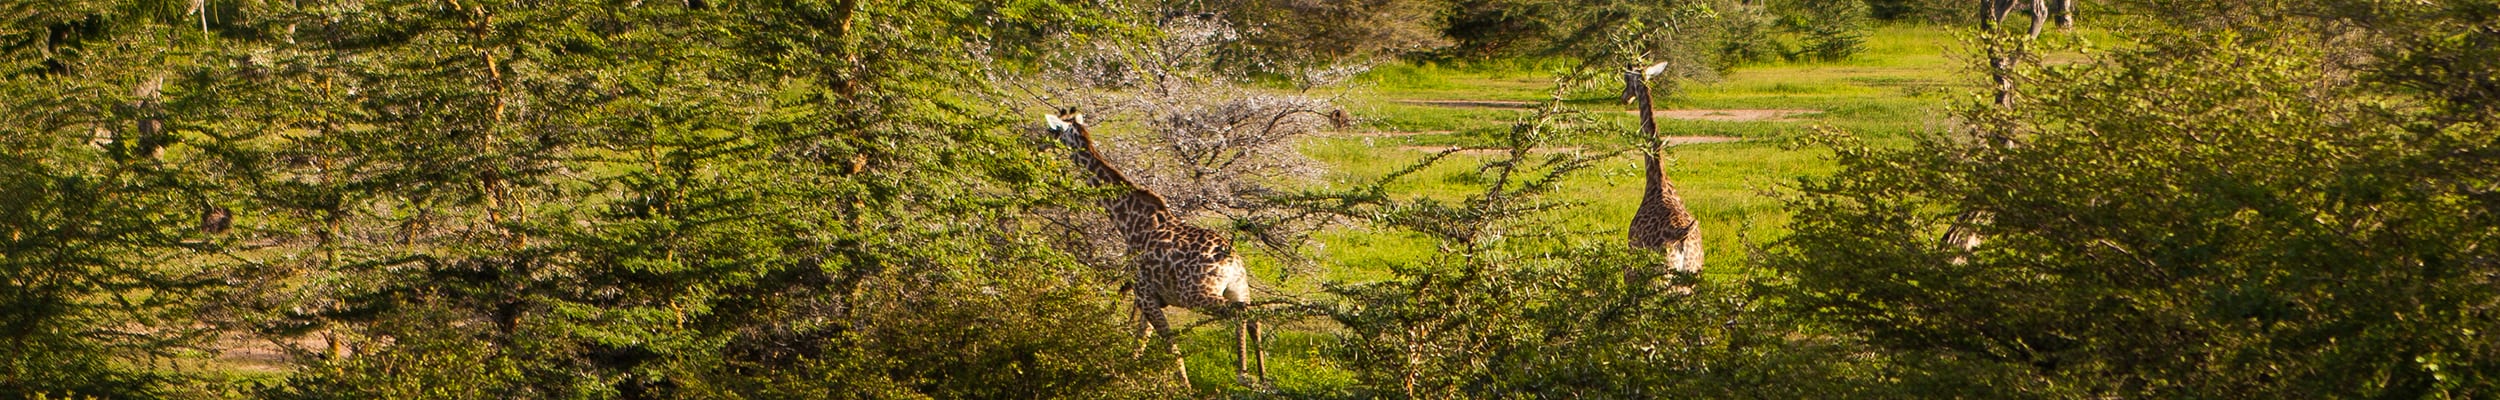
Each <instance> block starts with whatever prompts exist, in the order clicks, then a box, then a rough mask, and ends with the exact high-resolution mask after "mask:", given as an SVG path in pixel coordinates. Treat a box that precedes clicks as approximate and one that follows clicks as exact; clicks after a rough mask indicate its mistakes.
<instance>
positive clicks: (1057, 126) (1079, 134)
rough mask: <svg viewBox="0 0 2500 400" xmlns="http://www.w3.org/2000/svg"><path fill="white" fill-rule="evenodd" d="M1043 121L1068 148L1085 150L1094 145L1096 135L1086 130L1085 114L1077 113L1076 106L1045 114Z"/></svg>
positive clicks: (1051, 132)
mask: <svg viewBox="0 0 2500 400" xmlns="http://www.w3.org/2000/svg"><path fill="white" fill-rule="evenodd" d="M1063 115H1064V116H1063ZM1042 122H1043V123H1045V124H1047V125H1048V126H1049V127H1050V134H1051V136H1052V137H1056V138H1058V139H1059V143H1060V144H1064V145H1067V146H1068V148H1071V149H1076V150H1077V151H1084V150H1086V149H1087V148H1091V147H1093V144H1094V137H1093V135H1091V134H1088V133H1087V132H1086V131H1085V114H1081V113H1077V112H1076V108H1075V107H1068V108H1061V109H1059V114H1052V115H1044V116H1042Z"/></svg>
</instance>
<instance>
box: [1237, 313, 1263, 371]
mask: <svg viewBox="0 0 2500 400" xmlns="http://www.w3.org/2000/svg"><path fill="white" fill-rule="evenodd" d="M1236 322H1237V323H1235V324H1234V325H1233V376H1234V377H1236V378H1238V377H1241V376H1243V375H1244V374H1247V373H1249V371H1250V342H1253V341H1257V340H1258V339H1257V338H1256V336H1258V333H1256V332H1257V331H1253V330H1250V329H1251V328H1250V319H1249V318H1247V317H1244V318H1242V320H1241V321H1236Z"/></svg>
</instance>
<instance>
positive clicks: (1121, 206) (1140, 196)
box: [1073, 137, 1175, 246]
mask: <svg viewBox="0 0 2500 400" xmlns="http://www.w3.org/2000/svg"><path fill="white" fill-rule="evenodd" d="M1073 158H1074V159H1075V161H1076V165H1077V166H1078V167H1081V168H1084V169H1085V171H1086V172H1088V173H1089V176H1087V181H1088V182H1090V183H1093V184H1094V185H1097V186H1109V187H1112V188H1116V189H1119V190H1120V194H1119V195H1117V196H1112V197H1111V198H1108V199H1103V200H1102V208H1103V211H1106V212H1109V213H1110V214H1111V224H1112V225H1113V226H1116V227H1117V228H1118V229H1119V230H1120V236H1121V238H1122V239H1124V240H1125V241H1127V242H1128V243H1129V245H1130V246H1138V245H1142V244H1144V243H1145V242H1147V241H1149V240H1150V239H1152V238H1153V236H1152V234H1153V233H1155V232H1157V231H1159V230H1161V229H1162V227H1163V226H1165V225H1166V224H1169V223H1171V222H1172V221H1173V220H1174V219H1175V218H1173V217H1172V213H1171V206H1170V205H1169V204H1168V203H1165V202H1164V201H1163V196H1160V195H1156V194H1155V193H1154V191H1150V190H1146V188H1145V187H1143V186H1138V185H1137V183H1136V182H1134V181H1130V180H1129V179H1128V175H1126V174H1122V173H1120V170H1119V169H1116V168H1112V167H1111V164H1110V163H1108V162H1104V161H1103V158H1102V152H1100V151H1098V150H1095V149H1094V144H1093V140H1092V138H1090V137H1089V138H1087V139H1086V141H1085V143H1084V146H1083V147H1082V148H1079V149H1077V151H1076V153H1075V154H1074V157H1073Z"/></svg>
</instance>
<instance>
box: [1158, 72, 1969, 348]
mask: <svg viewBox="0 0 2500 400" xmlns="http://www.w3.org/2000/svg"><path fill="white" fill-rule="evenodd" d="M1958 46H1960V44H1959V42H1958V41H1957V39H1956V37H1955V36H1954V34H1953V33H1952V32H1951V31H1949V30H1947V29H1944V28H1939V27H1931V26H1887V27H1881V28H1878V29H1876V30H1874V31H1873V32H1871V34H1870V35H1869V37H1868V47H1867V48H1866V50H1865V51H1864V52H1862V53H1861V54H1859V55H1858V56H1856V57H1855V58H1852V59H1850V60H1847V61H1841V62H1829V63H1796V64H1769V65H1750V66H1745V67H1740V68H1737V69H1736V70H1734V71H1731V72H1729V73H1727V74H1725V75H1724V76H1722V77H1720V79H1718V80H1715V81H1708V82H1685V83H1681V84H1680V86H1681V90H1680V91H1679V92H1676V93H1672V94H1670V93H1660V94H1659V96H1660V97H1659V98H1658V108H1659V110H1660V111H1661V114H1667V113H1669V112H1678V114H1679V115H1686V116H1694V115H1700V116H1706V117H1713V118H1714V119H1716V120H1701V119H1670V118H1664V117H1662V118H1661V119H1660V121H1659V129H1660V132H1661V133H1662V134H1664V135H1667V136H1719V137H1732V138H1741V139H1742V140H1737V141H1729V142H1719V143H1702V144H1685V145H1678V146H1674V147H1672V148H1670V150H1669V153H1670V157H1671V159H1670V164H1669V166H1668V168H1669V171H1668V174H1669V177H1670V178H1671V179H1672V180H1673V181H1674V182H1675V184H1676V186H1677V188H1678V189H1679V191H1680V192H1681V194H1682V195H1683V196H1684V198H1685V201H1686V202H1687V204H1689V205H1690V206H1691V207H1692V208H1693V209H1694V213H1695V214H1696V215H1697V216H1698V217H1700V218H1701V220H1702V224H1703V225H1704V230H1703V231H1704V234H1705V240H1706V242H1707V245H1708V247H1709V249H1708V254H1712V255H1713V256H1712V258H1711V260H1713V261H1714V264H1713V265H1714V266H1717V265H1721V264H1717V263H1733V262H1734V261H1733V260H1739V259H1740V257H1739V256H1738V255H1739V254H1742V253H1743V252H1742V250H1743V249H1742V248H1741V246H1740V244H1739V242H1738V239H1739V238H1738V236H1739V234H1740V232H1741V233H1742V234H1743V235H1744V236H1746V239H1748V240H1750V241H1751V242H1752V243H1755V244H1761V243H1766V242H1768V241H1770V240H1774V239H1776V238H1778V237H1780V236H1781V235H1783V234H1784V233H1785V231H1786V230H1785V226H1786V224H1787V221H1788V218H1789V215H1788V213H1787V212H1786V211H1785V210H1784V209H1783V208H1782V206H1781V203H1780V200H1779V199H1777V198H1776V197H1775V195H1774V194H1773V193H1775V192H1776V191H1778V190H1781V189H1783V188H1786V187H1789V186H1792V185H1793V184H1794V182H1796V181H1797V179H1799V178H1803V177H1808V176H1814V175H1817V174H1825V173H1828V172H1829V171H1830V170H1831V168H1832V164H1831V162H1830V161H1829V160H1828V159H1826V158H1825V156H1826V155H1827V154H1829V152H1828V151H1824V150H1821V149H1815V148H1811V147H1804V146H1795V145H1793V144H1792V143H1793V141H1792V140H1789V139H1792V138H1795V137H1797V136H1799V135H1802V134H1805V133H1807V132H1809V131H1810V130H1811V129H1814V128H1816V127H1819V126H1828V127H1833V128H1838V129H1843V130H1847V131H1850V132H1854V133H1856V134H1859V135H1862V136H1864V137H1868V138H1872V139H1874V140H1876V141H1878V142H1886V141H1893V140H1902V139H1903V138H1906V137H1907V136H1909V134H1912V133H1916V132H1920V131H1923V130H1933V129H1938V128H1937V127H1939V126H1941V125H1942V124H1943V118H1944V111H1945V107H1946V105H1948V104H1952V103H1953V102H1954V100H1955V98H1956V96H1976V95H1977V94H1976V92H1975V91H1974V90H1972V89H1974V86H1973V83H1974V82H1976V80H1974V79H1968V78H1962V77H1961V76H1963V75H1962V73H1961V71H1964V70H1965V68H1963V67H1962V65H1963V63H1962V62H1961V61H1962V60H1961V59H1959V58H1956V56H1953V55H1952V54H1955V48H1956V47H1958ZM1557 67H1559V65H1549V64H1539V63H1532V62H1497V63H1483V64H1470V65H1412V64H1407V65H1388V66H1382V67H1379V68H1376V69H1374V70H1373V71H1371V72H1370V73H1368V74H1366V75H1364V76H1362V77H1361V78H1360V81H1359V83H1358V88H1357V89H1356V90H1355V91H1353V92H1350V93H1349V94H1348V95H1347V96H1346V98H1345V99H1344V101H1343V102H1342V103H1341V104H1343V105H1345V106H1346V107H1347V109H1348V111H1349V112H1351V113H1353V114H1354V115H1355V116H1356V117H1357V118H1358V119H1361V120H1363V121H1364V122H1362V123H1360V124H1358V125H1357V126H1356V127H1355V128H1353V129H1349V130H1348V131H1350V132H1347V133H1340V134H1334V135H1329V136H1324V137H1316V138H1310V139H1308V140H1307V142H1305V143H1304V144H1303V150H1304V152H1305V154H1307V155H1309V156H1311V157H1312V158H1314V159H1317V160H1319V161H1321V162H1324V163H1327V164H1328V167H1329V168H1330V174H1329V177H1328V178H1327V179H1328V180H1329V181H1330V182H1329V183H1330V184H1331V185H1343V184H1348V183H1361V182H1369V181H1372V180H1376V179H1378V178H1379V177H1380V176H1382V175H1383V174H1385V173H1387V172H1389V171H1392V170H1395V169H1398V168H1401V167H1404V166H1407V165H1410V164H1411V163H1413V162H1415V161H1416V160H1419V159H1421V158H1422V157H1424V156H1426V155H1427V151H1430V150H1431V148H1432V147H1436V146H1465V145H1471V144H1481V143H1480V142H1481V141H1482V139H1478V138H1477V137H1478V136H1472V135H1470V133H1481V132H1488V131H1495V130H1502V129H1509V126H1510V125H1511V124H1512V123H1514V122H1516V121H1518V120H1520V119H1522V118H1526V117H1528V116H1529V115H1531V110H1529V109H1528V108H1527V107H1529V106H1528V105H1529V104H1534V103H1538V102H1544V101H1549V100H1553V99H1555V98H1556V97H1560V100H1562V102H1563V103H1564V104H1565V105H1567V106H1569V107H1571V108H1574V109H1577V110H1581V111H1583V112H1586V113H1589V114H1592V116H1593V118H1596V119H1597V120H1598V121H1601V122H1603V123H1605V124H1607V125H1609V126H1613V127H1617V128H1616V129H1619V130H1621V131H1626V132H1628V131H1631V130H1633V129H1636V128H1635V126H1634V123H1635V122H1636V120H1635V119H1634V116H1633V114H1631V113H1628V112H1625V111H1627V110H1630V107H1628V106H1626V105H1624V104H1623V103H1621V102H1619V101H1618V100H1619V97H1618V96H1619V95H1620V90H1621V89H1620V84H1619V83H1615V82H1616V81H1614V80H1612V79H1611V77H1608V79H1606V80H1604V81H1601V82H1599V83H1596V84H1591V85H1585V86H1584V87H1575V88H1571V89H1569V90H1565V91H1563V92H1561V94H1560V95H1559V96H1558V95H1557V94H1556V93H1555V91H1554V87H1555V86H1556V80H1555V79H1554V76H1556V75H1557V74H1556V73H1554V72H1552V71H1554V69H1555V68H1557ZM1711 110H1794V111H1792V113H1791V114H1787V115H1785V116H1783V117H1779V118H1769V119H1763V120H1730V119H1739V118H1738V117H1742V116H1744V115H1741V114H1745V113H1744V112H1713V111H1711ZM1679 111H1680V112H1679ZM1713 114H1731V115H1713ZM1606 141H1612V142H1613V143H1603V142H1606ZM1634 144H1635V142H1634V139H1633V137H1632V136H1631V135H1628V134H1624V135H1591V136H1589V137H1581V138H1573V139H1570V140H1567V141H1566V142H1565V143H1558V145H1559V146H1563V147H1566V148H1569V147H1580V146H1587V147H1591V148H1597V149H1603V148H1616V149H1619V148H1624V147H1625V146H1632V145H1634ZM1565 151H1568V149H1566V150H1565ZM1592 151H1594V150H1592ZM1460 157H1462V158H1461V159H1455V160H1445V161H1443V162H1442V163H1440V164H1437V165H1435V166H1434V167H1432V168H1430V169H1427V170H1426V172H1424V173H1422V174H1419V175H1416V176H1414V177H1409V178H1407V179H1405V180H1403V181H1401V182H1400V183H1399V184H1398V185H1396V186H1393V187H1392V188H1393V189H1394V190H1395V191H1396V193H1397V194H1399V195H1404V196H1431V197H1441V198H1449V199H1457V198H1461V197H1463V196H1465V195H1466V194H1469V193H1473V192H1475V191H1478V190H1481V188H1480V187H1479V186H1477V185H1476V184H1475V183H1474V182H1473V181H1472V180H1471V179H1470V178H1469V175H1471V174H1472V171H1474V169H1475V168H1476V167H1477V166H1478V165H1479V162H1478V160H1470V159H1466V158H1482V157H1489V156H1480V155H1461V156H1460ZM1638 161H1639V158H1638V155H1637V153H1626V154H1624V155H1623V156H1621V157H1618V158H1616V159H1614V160H1611V161H1607V162H1605V163H1603V164H1602V165H1601V166H1600V167H1598V168H1594V169H1592V170H1588V171H1584V172H1581V173H1580V174H1579V175H1577V176H1575V177H1574V178H1572V179H1570V180H1568V181H1566V182H1565V184H1564V187H1563V188H1562V190H1561V191H1560V193H1564V194H1566V196H1568V198H1566V199H1565V200H1571V201H1575V202H1580V203H1581V204H1583V205H1581V206H1578V207H1575V208H1571V209H1568V210H1565V211H1562V212H1561V219H1562V221H1561V222H1562V224H1563V225H1565V226H1566V227H1567V228H1568V229H1570V230H1571V231H1573V232H1585V233H1587V234H1591V235H1601V236H1603V237H1604V238H1606V239H1607V240H1620V239H1615V238H1619V237H1621V236H1622V235H1623V233H1622V232H1623V224H1624V223H1625V221H1629V220H1630V219H1631V215H1632V211H1633V209H1634V208H1635V207H1636V206H1637V205H1638V204H1639V193H1638V192H1639V189H1640V187H1641V184H1640V179H1641V170H1640V166H1639V165H1638ZM1319 239H1320V241H1321V242H1322V243H1323V244H1324V249H1325V250H1324V251H1325V253H1324V254H1323V255H1322V257H1321V259H1322V260H1323V261H1321V262H1322V266H1321V268H1322V269H1323V271H1324V273H1322V274H1318V275H1319V276H1317V277H1302V278H1296V280H1292V281H1285V282H1275V281H1273V280H1272V279H1273V277H1277V276H1279V274H1280V273H1281V271H1280V270H1279V267H1278V266H1277V265H1276V264H1275V262H1273V261H1271V260H1259V259H1255V258H1254V259H1253V261H1252V263H1253V264H1254V271H1253V273H1254V274H1255V275H1257V276H1260V277H1262V278H1267V279H1263V281H1267V282H1268V283H1269V284H1271V285H1274V286H1276V287H1277V288H1278V290H1281V291H1285V292H1287V294H1288V295H1299V294H1305V293H1309V292H1310V291H1312V290H1315V289H1314V288H1316V287H1318V285H1319V283H1321V281H1335V282H1361V281H1371V280H1378V279H1382V278H1386V277H1388V276H1389V272H1388V270H1389V266H1391V265H1399V264H1404V263H1415V262H1418V261H1420V260H1423V259H1425V258H1427V257H1431V256H1433V255H1434V254H1433V252H1434V251H1435V250H1434V249H1435V247H1434V246H1433V243H1432V242H1431V241H1430V240H1429V239H1426V238H1422V237H1416V236H1411V235H1399V234H1385V233H1381V232H1379V231H1376V230H1365V229H1359V228H1342V229H1335V230H1331V231H1327V232H1324V233H1322V234H1321V235H1319ZM1719 260H1730V261H1719ZM1736 273H1742V272H1741V271H1730V269H1729V268H1724V267H1723V268H1719V269H1713V270H1711V271H1709V272H1707V273H1705V278H1708V279H1726V278H1728V277H1729V274H1736ZM1313 325H1315V324H1313ZM1207 326H1208V328H1205V329H1199V330H1197V331H1195V332H1192V333H1191V335H1190V337H1189V338H1188V339H1189V340H1188V341H1187V342H1186V343H1185V348H1184V352H1185V353H1187V354H1188V355H1189V368H1190V372H1191V375H1192V379H1191V380H1192V381H1193V382H1194V383H1195V384H1196V385H1197V387H1198V388H1199V389H1200V390H1202V391H1209V390H1226V389H1232V388H1238V387H1239V386H1237V385H1236V384H1235V383H1234V382H1233V379H1232V375H1231V373H1232V354H1231V351H1230V346H1231V344H1232V331H1231V330H1230V329H1220V328H1217V327H1215V326H1214V325H1207ZM1328 329H1329V328H1328V327H1325V326H1305V325H1288V326H1285V327H1283V329H1277V330H1276V331H1279V332H1277V334H1276V335H1273V336H1275V337H1276V338H1275V339H1274V340H1273V341H1271V342H1269V343H1268V344H1267V347H1268V349H1269V352H1270V356H1269V357H1270V358H1269V363H1270V372H1271V376H1270V378H1271V382H1272V383H1274V384H1275V385H1277V386H1278V387H1279V388H1280V389H1285V390H1286V391H1288V392H1304V391H1310V390H1314V389H1318V390H1325V388H1329V387H1336V386H1343V385H1344V384H1346V383H1347V382H1350V381H1351V379H1352V377H1351V376H1349V375H1348V373H1346V372H1344V371H1342V370H1339V369H1336V368H1333V367H1331V366H1328V365H1325V364H1324V363H1323V362H1321V361H1320V360H1319V359H1318V357H1316V353H1315V352H1317V351H1319V350H1320V349H1322V348H1324V346H1326V345H1327V343H1328V342H1329V341H1330V340H1332V339H1330V338H1329V336H1328V332H1327V330H1328Z"/></svg>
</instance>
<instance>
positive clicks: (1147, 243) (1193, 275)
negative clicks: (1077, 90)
mask: <svg viewBox="0 0 2500 400" xmlns="http://www.w3.org/2000/svg"><path fill="white" fill-rule="evenodd" d="M1060 113H1061V114H1065V115H1066V118H1064V119H1062V118H1061V117H1060V116H1058V115H1049V116H1045V118H1046V119H1047V122H1048V123H1049V126H1050V132H1051V133H1052V134H1053V135H1054V136H1057V137H1058V139H1059V142H1060V143H1061V144H1064V145H1067V146H1068V149H1069V150H1071V152H1072V153H1073V154H1072V157H1071V158H1073V159H1074V160H1075V161H1076V165H1077V166H1078V167H1080V168H1083V169H1085V171H1086V172H1089V173H1091V174H1090V175H1089V176H1088V180H1089V181H1091V182H1092V183H1093V184H1095V185H1106V186H1111V187H1114V188H1118V189H1121V192H1120V194H1119V195H1118V196H1114V197H1112V198H1110V199H1105V200H1103V201H1102V208H1103V210H1104V211H1108V212H1110V213H1111V223H1112V225H1114V226H1115V227H1117V229H1118V230H1119V232H1120V237H1121V238H1122V240H1123V241H1124V242H1126V243H1127V244H1128V252H1129V256H1130V259H1131V263H1132V266H1131V269H1130V273H1132V274H1133V275H1132V278H1133V279H1134V281H1133V283H1132V284H1133V289H1135V290H1136V295H1137V297H1136V305H1137V311H1138V313H1139V314H1140V315H1142V316H1143V317H1144V319H1145V325H1146V326H1141V327H1139V335H1140V336H1145V335H1147V334H1149V333H1152V334H1154V335H1156V336H1160V337H1161V338H1163V340H1164V341H1165V342H1166V344H1169V345H1170V346H1171V351H1172V354H1173V356H1174V357H1176V358H1177V357H1179V356H1180V345H1179V344H1178V343H1175V342H1173V339H1174V338H1173V337H1172V328H1171V325H1170V324H1169V323H1168V322H1166V321H1165V320H1164V316H1163V307H1164V306H1180V307H1182V308H1187V309H1190V310H1192V311H1197V312H1200V313H1204V314H1207V315H1211V316H1214V317H1216V318H1240V319H1241V320H1240V323H1239V324H1237V325H1236V327H1235V328H1236V330H1235V331H1234V334H1235V336H1234V339H1235V341H1236V343H1235V344H1236V345H1237V346H1236V347H1235V348H1234V349H1233V350H1234V351H1233V356H1234V361H1235V364H1234V369H1233V373H1234V376H1235V377H1236V378H1239V377H1241V376H1242V375H1243V374H1244V372H1245V371H1248V370H1249V369H1250V362H1251V360H1252V358H1253V356H1252V355H1251V354H1252V348H1251V344H1252V343H1257V342H1258V340H1259V322H1258V320H1256V319H1252V318H1248V317H1247V316H1245V315H1243V312H1244V311H1246V310H1247V309H1248V308H1249V305H1250V271H1249V270H1248V269H1246V268H1243V267H1242V262H1241V256H1240V255H1239V254H1235V253H1234V252H1233V242H1232V239H1230V238H1227V237H1225V236H1224V235H1223V234H1220V233H1216V232H1215V231H1212V230H1208V229H1206V228H1200V227H1197V226H1193V225H1190V224H1189V223H1187V222H1183V221H1181V219H1180V216H1178V215H1174V214H1173V213H1172V210H1171V207H1170V206H1169V205H1168V204H1166V203H1165V202H1164V201H1163V196H1159V195H1156V194H1155V193H1154V192H1153V191H1149V190H1146V188H1145V187H1141V186H1138V185H1137V184H1136V183H1135V182H1131V181H1129V179H1128V177H1127V176H1126V175H1122V174H1120V171H1119V170H1118V169H1114V168H1112V167H1111V165H1110V164H1109V163H1106V162H1104V161H1103V158H1102V153H1101V152H1100V151H1097V150H1095V149H1094V138H1093V135H1092V134H1091V133H1089V132H1088V131H1087V130H1086V124H1085V116H1084V115H1082V114H1078V113H1077V112H1076V110H1075V109H1062V110H1060ZM1147 328H1152V329H1153V331H1152V332H1147V331H1146V329H1147ZM1256 354H1257V355H1256V359H1257V360H1258V379H1259V380H1265V379H1266V378H1267V350H1266V349H1258V350H1257V351H1256ZM1180 371H1181V385H1182V386H1188V385H1189V368H1188V365H1187V363H1185V362H1184V363H1181V367H1180Z"/></svg>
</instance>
